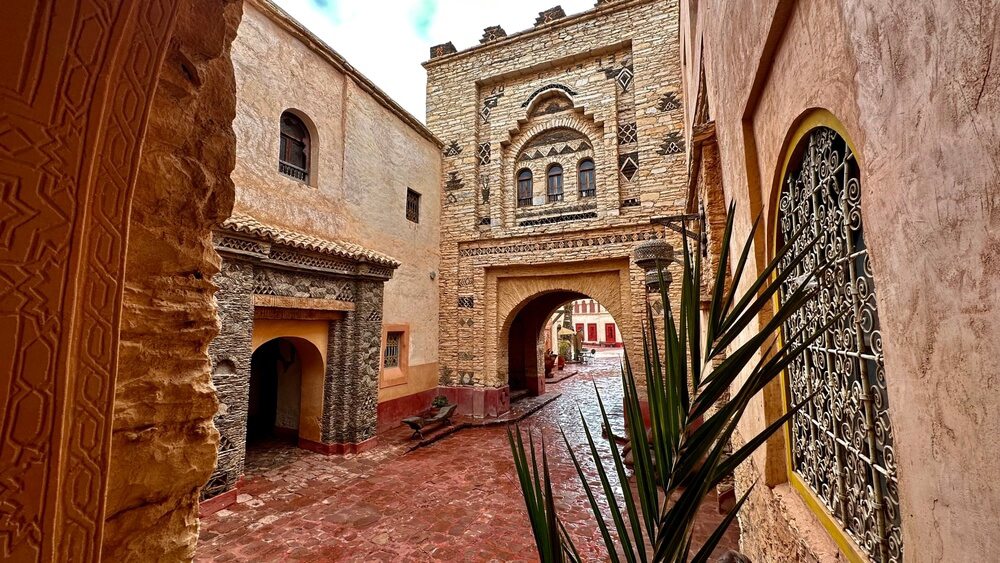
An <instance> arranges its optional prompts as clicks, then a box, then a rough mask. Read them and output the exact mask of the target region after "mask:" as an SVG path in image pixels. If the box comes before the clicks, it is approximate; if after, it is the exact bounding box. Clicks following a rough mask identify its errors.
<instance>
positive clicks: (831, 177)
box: [778, 127, 903, 563]
mask: <svg viewBox="0 0 1000 563" xmlns="http://www.w3.org/2000/svg"><path fill="white" fill-rule="evenodd" d="M796 166H797V168H790V169H789V170H790V172H789V173H788V174H787V176H786V177H785V179H784V186H783V188H782V192H781V198H780V201H779V210H778V212H779V229H780V232H781V235H782V237H783V238H784V239H786V240H787V239H789V238H790V237H791V235H792V233H794V232H796V231H797V229H798V228H799V227H800V226H803V225H806V226H807V227H806V228H807V230H808V229H811V232H812V234H814V235H815V236H816V237H818V240H817V242H816V244H815V245H814V246H813V247H812V248H811V250H809V253H810V255H809V256H808V257H807V258H806V259H805V260H803V261H802V262H801V263H800V264H799V265H798V266H796V269H795V271H794V272H793V274H792V275H791V276H790V277H789V279H788V281H787V282H785V284H783V287H782V291H781V295H782V299H785V298H786V296H787V295H790V294H791V292H792V291H793V290H794V289H795V287H796V285H797V284H798V283H800V281H801V280H802V279H805V277H807V276H806V274H808V273H809V272H812V271H813V269H814V268H816V266H817V265H818V264H832V267H831V268H829V269H828V270H827V271H826V272H825V273H824V274H823V275H822V276H821V279H820V280H819V288H818V289H819V293H818V295H817V297H816V298H815V299H813V300H812V301H811V302H810V303H809V304H808V305H807V306H805V307H804V308H803V309H801V310H800V311H799V312H798V313H796V314H795V315H794V316H792V317H791V318H790V319H789V320H788V321H787V322H786V323H785V325H784V327H783V328H784V336H785V338H786V339H789V340H800V341H801V340H804V339H805V338H806V337H807V336H808V335H809V334H811V333H814V332H815V331H816V330H818V329H819V328H820V327H821V326H822V325H823V324H825V323H826V322H829V321H831V320H833V319H834V318H835V317H837V319H836V321H835V322H834V323H833V325H832V326H831V327H830V328H828V329H827V330H826V332H825V333H824V334H823V335H822V336H820V338H819V339H818V340H816V341H814V342H813V343H812V344H811V345H810V346H809V347H808V350H807V352H806V353H805V354H803V355H802V356H800V357H799V358H798V359H797V360H796V361H795V362H794V363H793V364H792V365H790V366H789V368H788V380H789V386H790V392H791V397H790V399H791V401H792V403H793V404H797V403H799V402H801V401H802V400H804V399H805V398H807V397H809V396H810V395H811V394H812V393H814V392H815V393H816V395H815V397H814V398H813V399H812V400H811V401H810V402H809V403H808V404H807V406H806V407H805V408H803V410H802V411H800V412H799V414H797V415H796V416H795V417H794V418H793V419H792V422H791V437H792V439H791V445H790V447H791V450H792V466H793V467H792V468H793V470H794V471H795V472H796V473H797V474H798V475H799V476H801V478H802V480H803V481H804V482H805V483H806V484H807V486H808V487H809V488H810V489H812V491H813V492H814V493H815V494H816V496H817V497H818V498H819V499H820V500H821V501H822V502H823V504H825V505H826V507H827V508H828V509H829V511H830V512H831V513H832V514H833V515H834V517H835V518H836V519H837V521H838V523H839V524H840V526H841V527H842V528H843V530H844V531H845V532H847V534H848V535H850V537H851V538H852V539H854V541H855V542H856V543H857V544H858V545H859V546H860V547H861V548H862V549H863V550H864V551H865V553H866V554H867V555H868V557H869V558H871V560H872V561H878V562H880V563H890V562H891V563H898V562H899V561H902V558H903V557H902V551H903V548H902V533H901V530H900V512H899V489H898V481H897V477H896V461H895V455H894V452H893V435H892V426H891V425H890V423H889V412H888V408H889V405H888V395H887V392H886V375H885V366H884V363H883V356H882V335H881V333H880V331H879V317H878V309H877V307H876V304H875V284H874V280H873V278H872V268H871V260H870V258H869V256H868V250H867V247H866V246H865V240H864V230H863V228H862V222H861V182H860V174H859V170H858V164H857V160H856V158H855V155H854V154H853V152H852V151H851V149H850V147H849V146H848V144H847V142H846V141H845V140H844V138H843V137H841V136H840V135H838V134H837V133H836V132H835V131H833V130H832V129H829V128H826V127H819V128H817V129H814V130H813V131H812V132H810V133H809V135H808V137H807V140H806V142H805V144H804V148H803V149H802V156H801V158H800V160H798V161H797V163H796ZM806 238H807V237H800V238H799V241H800V242H799V243H797V244H801V245H805V244H806V242H805V241H806ZM790 262H791V258H788V259H786V260H785V261H784V263H783V264H782V265H781V267H782V268H786V267H788V265H789V264H790Z"/></svg>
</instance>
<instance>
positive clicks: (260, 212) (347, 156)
mask: <svg viewBox="0 0 1000 563" xmlns="http://www.w3.org/2000/svg"><path fill="white" fill-rule="evenodd" d="M233 64H234V66H235V68H236V79H237V117H236V121H235V122H234V124H233V128H234V130H235V132H236V137H237V163H236V169H235V170H234V171H233V180H234V181H235V182H236V187H237V196H236V210H237V211H239V212H244V213H247V214H249V215H252V216H254V217H256V218H257V219H259V220H261V221H264V222H266V223H268V224H272V225H276V226H280V227H285V228H289V229H293V230H295V231H298V232H302V233H305V234H309V235H315V236H319V237H323V238H337V239H340V240H344V241H347V242H352V243H357V244H360V245H362V246H365V247H367V248H370V249H373V250H377V251H380V252H384V253H385V254H388V255H390V256H394V257H396V258H398V259H401V260H402V262H403V264H402V265H401V266H400V268H399V269H398V270H397V271H396V272H395V274H394V275H393V278H392V279H391V280H390V281H389V282H388V283H387V284H386V287H385V294H384V307H385V310H384V311H383V315H384V321H385V323H386V324H396V325H408V326H409V331H410V335H409V338H410V346H409V355H410V357H409V358H408V362H407V363H408V366H409V367H408V373H407V376H408V377H407V379H406V380H405V381H404V382H403V383H402V384H398V385H393V386H390V387H384V388H381V389H379V400H380V401H387V400H391V399H396V398H399V397H403V396H406V395H411V394H415V393H419V392H421V391H425V390H427V389H431V388H433V387H435V386H436V384H437V377H436V375H437V371H438V363H437V362H438V359H437V354H438V315H437V310H438V281H437V280H438V279H440V278H439V274H440V272H439V258H438V256H439V236H440V235H439V233H440V231H439V225H440V220H439V210H440V194H441V186H440V181H439V179H440V176H441V168H440V167H441V157H440V147H439V143H438V141H437V140H436V139H435V138H434V136H433V135H432V134H431V133H430V132H429V131H428V130H427V128H426V127H424V126H423V125H422V124H421V123H420V122H419V121H417V120H416V119H415V118H413V117H412V116H410V115H409V114H408V113H406V112H405V111H404V110H402V108H400V107H399V106H398V105H397V104H396V103H395V102H394V101H392V100H391V99H390V98H389V97H388V96H386V95H385V94H384V93H383V92H381V91H380V90H379V89H378V88H377V87H376V86H375V85H374V84H372V83H371V82H370V81H368V79H366V78H365V77H364V76H362V75H361V74H360V73H359V72H357V71H356V70H355V69H354V68H353V67H351V65H350V64H349V63H348V62H347V61H345V60H344V59H343V58H342V57H340V55H338V54H337V53H336V52H334V51H333V50H332V49H331V48H329V47H328V46H327V45H325V44H324V43H323V42H322V41H321V40H319V39H318V38H316V37H315V36H313V35H311V34H310V33H309V32H308V31H307V30H306V29H305V28H303V27H302V26H301V25H300V24H299V23H298V22H295V21H294V20H292V19H291V18H289V17H288V16H287V15H286V14H285V13H284V12H282V11H281V10H280V9H278V8H276V7H275V6H273V5H272V4H271V3H270V2H268V1H267V0H253V1H251V2H248V5H247V8H246V14H245V17H244V19H243V23H242V24H241V26H240V33H239V36H238V37H237V39H236V41H235V43H234V44H233ZM287 109H294V110H296V111H297V112H298V114H300V115H303V116H305V118H306V120H307V123H308V124H309V126H310V128H311V129H312V130H311V132H310V133H311V140H312V142H313V143H314V145H315V152H316V158H315V159H313V162H312V163H311V166H310V168H311V169H310V181H309V182H308V183H302V182H299V181H297V180H294V179H292V178H289V177H287V176H285V175H283V174H281V173H279V172H278V162H277V157H278V150H279V136H278V131H279V126H278V123H279V118H280V116H281V114H282V112H283V111H285V110H287ZM407 189H412V190H414V191H416V192H417V193H419V194H420V219H419V223H414V222H411V221H408V220H407V219H406V215H405V210H406V194H407Z"/></svg>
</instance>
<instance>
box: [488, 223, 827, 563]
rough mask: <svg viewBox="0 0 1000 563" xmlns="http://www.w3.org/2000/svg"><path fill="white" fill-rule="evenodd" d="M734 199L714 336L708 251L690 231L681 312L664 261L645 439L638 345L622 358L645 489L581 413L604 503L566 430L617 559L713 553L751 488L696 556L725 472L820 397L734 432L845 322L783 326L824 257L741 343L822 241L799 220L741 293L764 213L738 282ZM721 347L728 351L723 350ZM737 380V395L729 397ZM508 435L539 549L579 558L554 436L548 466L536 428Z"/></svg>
mask: <svg viewBox="0 0 1000 563" xmlns="http://www.w3.org/2000/svg"><path fill="white" fill-rule="evenodd" d="M734 211H735V208H734V207H732V206H730V208H729V219H728V221H727V223H726V228H725V232H724V234H723V238H722V245H721V253H720V256H719V260H718V268H717V270H716V272H715V275H714V283H713V284H712V285H711V287H710V291H711V295H710V296H709V297H710V303H711V305H710V308H709V311H708V315H707V319H706V323H707V326H705V334H706V337H705V338H704V339H703V338H702V319H701V311H700V310H699V302H700V300H701V295H700V292H701V283H700V282H701V256H700V252H697V251H695V252H693V253H692V252H691V250H690V249H689V248H688V245H687V243H686V242H685V244H684V248H683V272H682V274H681V277H680V283H681V288H680V302H679V304H678V306H677V308H676V315H675V311H674V306H673V304H672V303H671V301H670V299H669V298H668V296H667V291H666V284H664V283H663V267H665V266H666V264H658V265H657V267H658V270H659V276H660V297H661V299H662V301H663V304H664V310H663V313H662V316H663V318H662V324H661V328H662V330H663V335H662V342H663V345H662V348H663V349H662V350H661V349H660V344H659V342H658V339H657V338H656V336H657V334H658V333H657V331H658V329H657V327H656V324H655V323H654V320H653V313H652V309H651V308H650V307H648V306H647V309H646V311H647V315H646V316H647V320H646V322H645V323H644V326H643V360H644V365H645V373H646V396H647V400H648V405H649V418H650V427H649V436H650V438H649V447H648V448H647V447H643V446H645V442H646V436H647V430H646V428H645V427H644V424H643V418H642V414H641V411H640V408H639V402H640V397H639V395H640V389H639V388H638V387H637V385H636V381H635V377H634V376H633V370H632V364H631V362H630V360H629V357H628V355H627V354H626V356H625V361H624V365H623V367H622V386H623V388H624V402H625V418H626V426H627V430H628V433H629V435H630V436H631V439H632V443H633V444H636V445H637V446H636V447H634V448H633V449H632V452H633V460H634V464H633V468H632V472H633V473H634V480H635V491H633V490H632V488H631V487H630V486H629V481H630V476H629V470H627V469H626V467H625V463H624V462H623V458H622V453H621V451H619V449H618V445H617V444H615V443H614V440H612V443H611V459H610V463H609V464H608V465H610V470H609V469H608V468H607V467H606V464H605V460H603V459H602V458H601V456H600V455H599V453H598V450H597V444H596V442H595V441H594V437H593V435H592V434H591V431H590V428H589V427H588V426H587V420H586V419H584V417H583V413H582V412H581V413H580V417H581V421H582V422H583V426H584V430H585V432H586V436H587V440H588V442H589V446H590V448H589V449H590V455H591V456H592V458H593V460H594V462H595V464H596V466H597V472H598V477H599V480H600V488H601V489H602V490H603V494H604V496H605V498H606V500H607V506H608V509H609V512H610V514H605V513H604V512H603V511H602V510H601V508H600V504H599V503H598V500H597V498H596V496H595V492H594V488H595V487H592V486H591V484H590V483H589V482H588V481H587V478H586V477H585V475H584V472H583V469H582V467H581V465H580V462H579V460H578V458H577V455H576V453H575V452H574V451H573V449H572V447H570V444H569V440H568V439H567V438H566V435H565V433H563V441H564V442H565V443H566V447H567V448H568V449H569V453H570V459H571V460H572V462H573V464H574V465H575V466H576V469H577V472H578V473H579V475H580V480H581V481H582V483H583V487H584V491H585V492H586V494H587V498H588V500H589V502H590V505H591V508H592V509H593V512H594V517H595V518H596V520H597V525H598V529H599V530H600V533H601V536H602V538H603V540H604V543H605V545H606V546H607V549H608V556H609V558H610V560H611V561H614V562H616V563H617V562H618V561H621V560H622V559H624V560H625V561H628V562H629V563H636V562H643V563H645V562H647V561H657V562H660V561H662V562H671V563H683V562H689V561H690V562H704V561H708V558H709V556H710V555H711V553H712V551H713V550H714V549H715V547H716V546H717V545H718V543H719V541H720V540H721V539H722V537H723V534H724V533H725V531H726V528H727V527H728V526H729V525H730V523H731V522H732V521H733V519H734V518H735V517H736V514H737V512H738V511H739V509H740V507H741V506H742V505H743V503H744V502H745V501H746V499H747V497H748V495H749V494H750V490H748V491H746V493H744V494H743V496H742V497H741V498H740V499H739V500H738V501H737V502H736V504H735V506H734V507H733V509H732V510H731V511H730V512H729V513H728V514H727V515H726V516H725V518H724V519H723V521H722V522H721V523H720V524H719V525H718V527H717V528H716V530H715V531H714V533H713V534H712V535H711V536H710V537H709V538H708V539H707V540H706V541H705V542H704V543H703V544H702V546H701V547H700V549H698V550H697V552H695V553H694V555H693V556H692V554H691V552H692V530H693V523H694V520H695V517H696V515H697V512H698V507H699V505H701V504H702V502H703V501H704V500H705V497H706V496H707V495H708V494H709V492H710V491H711V490H712V489H713V488H714V487H715V486H716V485H718V484H719V482H720V481H722V480H723V479H725V478H726V477H727V476H728V475H730V474H731V473H732V472H733V470H734V469H735V468H736V466H738V465H739V464H740V463H742V462H743V461H744V460H746V459H747V457H749V456H750V455H751V454H752V453H753V452H754V450H756V449H757V448H758V447H759V446H760V445H761V444H763V443H764V442H765V441H766V440H767V439H768V438H769V437H770V436H771V435H772V434H774V432H776V431H777V430H778V429H779V428H781V426H782V425H783V424H784V423H785V422H786V421H787V420H788V419H789V418H790V417H791V416H792V415H793V414H795V413H796V412H797V411H798V410H799V409H800V408H802V406H803V405H804V404H805V403H806V402H808V401H809V400H810V399H811V397H808V398H806V399H805V400H804V401H802V402H801V403H799V404H797V405H793V406H792V408H790V409H789V410H788V412H787V414H785V415H784V416H782V417H781V418H780V419H778V420H777V421H775V422H774V423H773V424H771V425H770V426H769V427H768V428H766V429H765V430H764V431H763V432H761V433H760V434H758V435H757V436H755V437H753V438H752V439H750V440H748V441H747V442H746V444H744V445H743V446H742V447H740V448H739V449H738V450H736V451H734V452H732V453H729V454H728V455H727V453H726V450H727V449H728V444H729V438H730V437H731V436H732V434H733V431H734V430H735V429H736V426H737V425H738V424H739V421H740V418H741V417H742V416H743V413H744V412H745V410H746V408H747V405H748V404H749V402H750V400H751V399H752V398H753V397H754V396H755V395H756V394H757V393H759V392H760V391H761V390H762V389H763V388H764V386H766V385H767V384H768V383H769V382H771V381H772V380H773V379H774V378H775V377H776V376H777V375H778V374H779V373H781V371H782V370H784V369H785V367H786V366H788V365H789V364H790V363H791V362H792V361H793V360H795V358H797V357H798V356H799V355H800V354H801V353H802V352H803V351H804V350H805V348H806V346H808V345H809V344H810V343H811V342H812V341H814V340H815V339H816V338H818V337H819V336H820V335H821V334H822V333H823V332H824V331H825V330H826V329H827V328H828V327H829V326H830V325H832V323H833V322H834V321H833V320H830V321H829V324H826V325H823V326H816V327H814V328H815V332H813V333H812V334H809V335H807V336H806V338H805V339H804V340H798V337H799V336H801V335H798V334H797V335H787V336H789V338H787V339H786V340H785V342H784V343H781V341H780V339H779V338H778V332H779V330H780V329H781V326H782V324H783V323H784V321H785V320H787V319H788V318H789V317H791V316H792V315H793V314H795V313H796V311H798V310H799V309H800V308H802V307H803V306H804V305H805V304H806V303H807V302H808V301H809V300H810V299H811V298H812V297H813V296H814V295H815V293H816V290H815V287H816V286H817V283H816V280H817V277H818V276H820V275H821V273H822V272H823V271H824V269H825V268H824V267H821V266H820V265H813V270H812V273H811V274H809V275H808V276H806V277H805V278H804V279H794V280H791V283H790V284H789V285H790V286H794V287H795V289H794V290H792V291H791V292H790V293H789V294H788V295H785V296H784V297H783V302H782V303H780V305H779V306H778V307H777V308H776V310H775V311H774V315H773V316H772V317H770V319H768V320H767V322H766V323H765V324H764V326H763V327H761V328H760V329H759V331H758V332H756V333H755V334H753V335H752V336H751V337H749V338H746V339H745V340H744V341H743V342H742V343H739V342H737V337H738V336H739V335H740V334H741V333H743V332H744V331H745V330H747V329H748V327H750V326H751V322H752V321H753V320H754V319H756V318H757V317H758V314H759V313H761V311H762V310H764V309H765V308H770V307H772V299H773V297H774V295H775V293H776V292H777V291H778V289H779V288H780V287H781V285H782V284H783V283H785V282H786V281H789V280H788V276H789V275H790V273H791V272H793V271H795V266H796V265H797V264H799V263H800V262H801V261H802V260H804V259H806V257H807V256H808V255H809V252H808V251H809V249H811V247H812V245H813V244H815V238H812V239H811V240H807V238H806V237H805V235H806V232H805V231H803V230H799V231H798V232H796V233H795V234H794V235H793V236H792V237H790V239H789V240H788V241H787V242H786V243H785V244H784V246H783V247H782V248H781V249H780V250H779V251H778V252H777V254H776V256H775V258H774V260H773V261H771V263H770V264H768V265H767V267H766V268H765V269H764V270H763V271H762V272H760V274H759V276H758V277H757V279H756V280H754V281H753V282H752V283H751V284H750V285H749V286H748V287H747V290H746V291H745V292H744V294H743V296H742V297H741V298H740V299H739V300H737V287H738V286H739V282H740V279H741V276H742V275H743V273H744V269H745V267H746V264H747V260H748V258H749V255H750V248H751V243H752V242H753V236H754V233H755V232H756V230H757V227H758V224H759V218H758V220H757V221H756V222H755V223H754V226H753V228H752V229H751V232H750V234H749V235H748V237H747V240H746V244H744V246H743V251H742V254H741V256H740V257H739V260H738V261H737V262H736V266H735V268H734V271H733V276H732V282H731V283H730V284H729V286H730V287H728V288H727V283H726V264H727V263H728V262H729V249H730V241H731V239H732V234H733V216H734V215H735V213H734ZM699 239H700V237H699ZM692 255H693V257H692ZM782 263H783V264H784V267H783V268H781V269H780V271H779V270H778V265H779V264H782ZM730 347H732V349H730V350H729V354H728V355H725V358H724V359H722V358H723V356H724V352H725V351H726V350H727V349H728V348H730ZM716 358H719V361H713V360H715V359H716ZM755 358H756V359H755ZM741 377H743V378H744V380H743V382H742V384H741V385H739V387H738V388H736V389H731V388H733V387H734V384H735V383H736V382H737V381H738V380H739V379H740V378H741ZM595 390H596V385H595ZM730 390H731V391H732V394H731V397H730V398H728V399H726V400H722V398H723V397H724V396H725V394H726V392H727V391H730ZM597 399H598V403H599V406H600V411H601V416H602V420H601V421H600V422H601V424H602V425H603V430H604V433H605V435H606V436H609V437H611V436H613V433H612V430H611V423H610V422H609V420H608V414H607V410H606V409H605V407H604V402H603V401H602V400H601V396H600V393H599V392H598V394H597ZM713 405H716V406H717V408H716V409H715V410H714V411H712V409H711V407H712V406H713ZM699 422H700V423H701V424H699ZM507 435H508V439H509V440H510V447H511V451H512V453H513V455H514V462H515V467H516V470H517V474H518V478H519V479H520V484H521V490H522V493H523V496H524V501H525V505H526V506H527V509H528V514H529V517H530V519H531V527H532V531H533V533H534V536H535V542H536V545H537V546H538V553H539V557H540V559H541V560H542V561H543V562H545V563H548V562H561V561H566V560H568V561H580V557H579V555H578V553H577V550H576V548H575V547H574V545H573V541H572V539H571V538H570V537H569V535H568V534H567V533H566V530H565V528H564V527H563V525H562V522H561V521H560V519H559V517H558V515H557V514H556V508H555V503H554V500H553V494H552V484H551V481H550V478H549V467H548V456H547V454H546V450H545V442H544V439H543V440H542V442H541V456H540V457H541V467H539V464H538V457H537V456H536V453H535V444H534V438H533V437H532V435H531V433H530V432H529V433H528V443H527V448H525V443H524V439H523V435H522V431H521V429H520V428H517V427H515V428H513V429H512V428H510V427H508V431H507ZM610 471H614V472H615V473H617V477H618V481H619V483H621V491H620V493H621V499H622V500H623V501H624V503H623V504H622V503H620V502H619V500H618V497H617V496H616V491H615V490H614V487H613V486H612V484H611V481H610V479H609V477H608V476H609V472H610ZM751 489H752V487H751ZM608 517H610V520H611V523H610V525H609V523H608V521H607V518H608Z"/></svg>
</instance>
